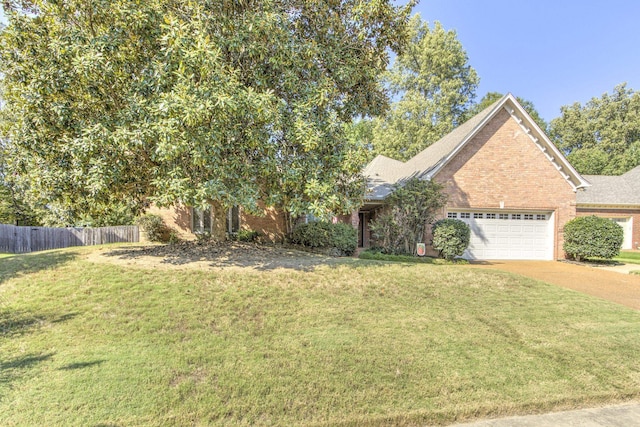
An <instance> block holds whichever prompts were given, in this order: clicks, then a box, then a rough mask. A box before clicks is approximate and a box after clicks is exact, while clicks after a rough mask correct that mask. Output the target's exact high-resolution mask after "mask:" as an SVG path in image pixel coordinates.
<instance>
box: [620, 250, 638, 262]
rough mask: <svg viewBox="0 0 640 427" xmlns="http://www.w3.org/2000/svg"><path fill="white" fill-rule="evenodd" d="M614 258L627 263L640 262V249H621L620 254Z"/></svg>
mask: <svg viewBox="0 0 640 427" xmlns="http://www.w3.org/2000/svg"><path fill="white" fill-rule="evenodd" d="M614 260H615V261H619V262H623V263H625V264H640V251H633V252H632V251H620V255H618V256H617V257H615V258H614Z"/></svg>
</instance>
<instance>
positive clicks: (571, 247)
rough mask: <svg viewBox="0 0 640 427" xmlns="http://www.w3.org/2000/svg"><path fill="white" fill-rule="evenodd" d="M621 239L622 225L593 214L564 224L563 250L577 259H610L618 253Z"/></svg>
mask: <svg viewBox="0 0 640 427" xmlns="http://www.w3.org/2000/svg"><path fill="white" fill-rule="evenodd" d="M623 240H624V231H623V230H622V227H620V226H619V225H618V224H616V223H615V222H613V221H611V220H610V219H607V218H600V217H597V216H595V215H592V216H580V217H577V218H574V219H572V220H571V221H569V222H567V223H566V224H565V226H564V245H563V248H564V251H565V252H566V253H567V255H568V256H569V257H570V258H574V259H577V260H581V259H587V258H594V257H596V258H606V259H611V258H613V257H615V256H617V255H618V254H619V253H620V248H622V242H623Z"/></svg>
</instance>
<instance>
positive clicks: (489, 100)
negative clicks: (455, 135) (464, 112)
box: [468, 92, 549, 132]
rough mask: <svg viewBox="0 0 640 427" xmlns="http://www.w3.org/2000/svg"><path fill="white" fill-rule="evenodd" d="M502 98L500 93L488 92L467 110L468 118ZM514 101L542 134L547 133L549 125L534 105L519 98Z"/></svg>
mask: <svg viewBox="0 0 640 427" xmlns="http://www.w3.org/2000/svg"><path fill="white" fill-rule="evenodd" d="M503 96H504V95H503V94H501V93H500V92H488V93H487V94H486V95H485V96H483V97H482V99H481V100H480V102H478V103H477V104H475V105H474V106H473V107H471V108H470V109H469V112H468V117H472V116H475V115H476V114H478V113H479V112H481V111H482V110H484V109H485V108H487V107H489V106H490V105H491V104H493V103H494V102H496V101H497V100H499V99H500V98H502V97H503ZM516 99H517V100H518V102H519V103H520V105H522V108H524V110H525V111H526V112H527V113H528V114H529V115H530V116H531V118H532V119H533V121H534V122H536V124H537V125H538V126H539V127H540V129H542V131H543V132H547V130H548V128H549V124H548V123H547V122H545V121H544V119H543V118H542V117H540V113H538V110H536V107H535V105H533V102H531V101H528V100H526V99H523V98H520V97H519V96H516Z"/></svg>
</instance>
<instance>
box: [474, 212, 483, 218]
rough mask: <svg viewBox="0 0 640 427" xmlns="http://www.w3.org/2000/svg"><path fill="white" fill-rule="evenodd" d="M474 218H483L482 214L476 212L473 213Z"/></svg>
mask: <svg viewBox="0 0 640 427" xmlns="http://www.w3.org/2000/svg"><path fill="white" fill-rule="evenodd" d="M473 218H474V219H478V218H482V213H480V212H474V213H473Z"/></svg>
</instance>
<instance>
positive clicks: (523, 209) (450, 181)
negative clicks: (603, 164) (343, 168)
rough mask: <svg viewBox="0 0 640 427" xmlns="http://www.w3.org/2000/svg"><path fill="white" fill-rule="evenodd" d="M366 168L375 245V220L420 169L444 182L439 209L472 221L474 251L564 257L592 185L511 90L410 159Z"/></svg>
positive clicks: (364, 241) (363, 223) (367, 216)
mask: <svg viewBox="0 0 640 427" xmlns="http://www.w3.org/2000/svg"><path fill="white" fill-rule="evenodd" d="M364 173H365V175H366V176H367V177H368V189H367V194H366V196H365V203H364V205H363V207H362V209H361V210H360V212H359V218H360V224H359V234H360V239H359V243H360V245H361V246H363V247H366V246H369V244H370V240H371V233H370V230H369V223H370V221H371V220H372V219H373V218H375V215H376V212H377V211H378V210H379V209H380V208H381V206H383V205H384V199H385V198H386V196H387V195H388V194H389V193H390V191H391V189H392V186H393V185H394V184H398V183H399V184H401V183H402V181H403V180H406V179H408V178H410V177H419V178H421V179H434V180H436V181H437V182H440V183H442V184H443V185H444V189H445V192H446V193H447V195H448V198H449V199H448V202H447V205H446V207H445V208H444V210H443V212H441V214H440V216H441V217H447V218H457V219H461V220H463V221H465V222H466V223H467V224H469V226H470V228H471V232H472V233H471V244H470V247H469V249H468V250H467V252H466V253H465V257H466V258H471V259H545V260H551V259H558V258H563V257H564V252H563V250H562V243H563V235H562V230H563V227H564V224H565V223H566V222H567V221H569V220H570V219H572V218H574V217H575V216H576V215H577V211H576V207H577V200H576V193H577V192H580V191H582V190H583V189H584V188H586V187H588V186H589V182H588V181H587V180H586V179H585V178H583V177H582V176H581V175H580V174H579V173H578V172H577V171H576V170H575V169H574V168H573V167H572V166H571V165H570V164H569V162H568V161H567V160H566V158H565V157H564V156H563V155H562V153H560V151H559V150H558V149H557V148H556V147H555V145H554V144H553V143H552V142H551V141H550V140H549V138H548V137H547V136H546V135H545V133H544V132H543V131H542V130H541V129H540V128H539V127H538V126H537V125H536V123H535V122H534V121H533V120H532V119H531V117H530V116H529V115H528V114H527V113H526V111H525V110H524V109H523V108H522V106H521V105H520V104H519V103H518V101H517V100H516V99H515V97H514V96H513V95H511V94H508V95H506V96H504V97H503V98H502V99H500V100H499V101H496V102H495V103H494V104H493V105H491V106H490V107H488V108H487V109H485V110H484V111H482V112H480V113H479V114H478V115H476V116H475V117H473V118H471V119H470V120H469V121H467V122H466V123H464V124H462V125H460V126H459V127H458V128H456V129H455V130H454V131H453V132H451V133H450V134H448V135H446V136H445V137H443V138H442V139H441V140H439V141H437V142H435V143H433V144H432V145H430V146H429V147H428V148H426V149H425V150H424V151H422V152H420V153H418V154H417V155H416V156H415V157H413V158H412V159H410V160H408V161H407V162H399V161H397V160H393V159H389V158H387V157H384V156H378V157H376V158H375V159H374V160H373V161H372V162H371V163H370V164H369V165H367V167H366V168H365V171H364ZM429 240H430V239H429V236H425V242H426V243H427V244H428V243H429ZM431 253H432V254H433V253H434V251H433V249H431Z"/></svg>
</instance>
